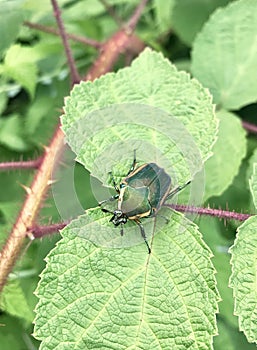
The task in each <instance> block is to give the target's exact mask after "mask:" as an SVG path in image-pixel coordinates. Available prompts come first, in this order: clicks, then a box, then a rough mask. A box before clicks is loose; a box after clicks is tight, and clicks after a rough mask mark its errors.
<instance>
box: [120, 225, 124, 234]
mask: <svg viewBox="0 0 257 350" xmlns="http://www.w3.org/2000/svg"><path fill="white" fill-rule="evenodd" d="M120 235H121V236H123V235H124V230H123V224H121V229H120Z"/></svg>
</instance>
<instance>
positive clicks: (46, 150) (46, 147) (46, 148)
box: [42, 145, 50, 152]
mask: <svg viewBox="0 0 257 350" xmlns="http://www.w3.org/2000/svg"><path fill="white" fill-rule="evenodd" d="M42 147H43V148H44V151H45V152H49V150H50V148H49V147H48V146H46V145H42Z"/></svg>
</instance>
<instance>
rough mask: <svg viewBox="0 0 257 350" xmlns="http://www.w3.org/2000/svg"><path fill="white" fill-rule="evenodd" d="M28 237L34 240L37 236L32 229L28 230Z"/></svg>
mask: <svg viewBox="0 0 257 350" xmlns="http://www.w3.org/2000/svg"><path fill="white" fill-rule="evenodd" d="M27 237H28V238H29V239H30V240H31V241H34V239H35V236H34V235H33V233H32V232H31V231H28V232H27Z"/></svg>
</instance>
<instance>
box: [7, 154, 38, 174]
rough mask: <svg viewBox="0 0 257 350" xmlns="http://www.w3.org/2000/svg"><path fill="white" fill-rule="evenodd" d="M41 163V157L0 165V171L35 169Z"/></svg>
mask: <svg viewBox="0 0 257 350" xmlns="http://www.w3.org/2000/svg"><path fill="white" fill-rule="evenodd" d="M41 162H42V157H39V158H37V159H33V160H24V161H23V160H21V161H17V162H2V163H0V171H6V170H16V169H37V168H38V167H39V166H40V164H41Z"/></svg>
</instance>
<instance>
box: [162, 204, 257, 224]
mask: <svg viewBox="0 0 257 350" xmlns="http://www.w3.org/2000/svg"><path fill="white" fill-rule="evenodd" d="M165 206H166V207H169V208H172V209H176V210H177V211H180V212H181V213H192V214H198V215H207V216H215V217H217V218H220V219H229V220H237V221H245V220H247V219H248V218H249V217H251V216H253V215H254V214H243V213H236V212H234V211H228V210H222V209H212V208H199V207H191V206H187V205H182V204H181V205H180V204H165Z"/></svg>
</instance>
